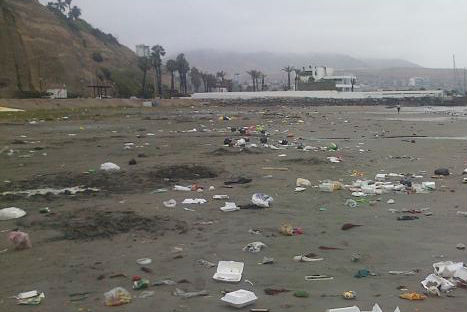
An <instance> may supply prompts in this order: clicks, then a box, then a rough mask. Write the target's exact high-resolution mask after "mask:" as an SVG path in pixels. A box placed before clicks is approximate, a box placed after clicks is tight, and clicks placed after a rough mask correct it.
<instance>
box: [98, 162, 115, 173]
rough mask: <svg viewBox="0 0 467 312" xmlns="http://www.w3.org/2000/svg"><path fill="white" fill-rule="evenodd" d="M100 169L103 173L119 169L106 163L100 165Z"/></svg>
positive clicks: (112, 164)
mask: <svg viewBox="0 0 467 312" xmlns="http://www.w3.org/2000/svg"><path fill="white" fill-rule="evenodd" d="M100 169H101V170H103V171H107V172H112V171H119V170H120V167H119V166H117V165H116V164H114V163H111V162H106V163H103V164H102V165H101V168H100Z"/></svg>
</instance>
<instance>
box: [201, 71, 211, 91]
mask: <svg viewBox="0 0 467 312" xmlns="http://www.w3.org/2000/svg"><path fill="white" fill-rule="evenodd" d="M200 76H201V80H203V85H204V92H208V91H209V88H208V87H209V86H208V74H207V73H204V72H200Z"/></svg>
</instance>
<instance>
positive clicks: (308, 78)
mask: <svg viewBox="0 0 467 312" xmlns="http://www.w3.org/2000/svg"><path fill="white" fill-rule="evenodd" d="M333 73H334V70H333V69H332V68H329V67H326V66H309V68H308V69H306V70H305V68H303V70H302V71H301V72H300V74H299V76H298V77H297V79H298V81H297V90H299V91H319V90H321V91H323V90H337V91H341V92H353V91H355V89H356V88H359V86H357V85H356V83H357V77H356V76H354V75H340V76H334V75H333Z"/></svg>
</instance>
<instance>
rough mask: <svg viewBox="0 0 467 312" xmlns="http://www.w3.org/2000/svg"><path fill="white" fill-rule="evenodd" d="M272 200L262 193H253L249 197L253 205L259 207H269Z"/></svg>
mask: <svg viewBox="0 0 467 312" xmlns="http://www.w3.org/2000/svg"><path fill="white" fill-rule="evenodd" d="M273 200H274V199H273V198H272V197H271V196H269V195H266V194H262V193H256V194H253V196H252V197H251V202H252V203H253V205H255V206H257V207H261V208H269V206H270V205H271V204H272V202H273Z"/></svg>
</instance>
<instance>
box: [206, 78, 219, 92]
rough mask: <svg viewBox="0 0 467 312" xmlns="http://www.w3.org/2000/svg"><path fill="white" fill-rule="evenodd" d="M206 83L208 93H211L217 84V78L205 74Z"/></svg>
mask: <svg viewBox="0 0 467 312" xmlns="http://www.w3.org/2000/svg"><path fill="white" fill-rule="evenodd" d="M206 81H207V84H208V92H211V91H212V88H213V87H215V86H216V84H217V78H216V76H215V75H213V74H207V77H206Z"/></svg>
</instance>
